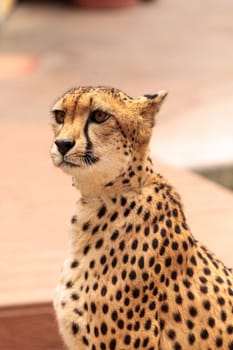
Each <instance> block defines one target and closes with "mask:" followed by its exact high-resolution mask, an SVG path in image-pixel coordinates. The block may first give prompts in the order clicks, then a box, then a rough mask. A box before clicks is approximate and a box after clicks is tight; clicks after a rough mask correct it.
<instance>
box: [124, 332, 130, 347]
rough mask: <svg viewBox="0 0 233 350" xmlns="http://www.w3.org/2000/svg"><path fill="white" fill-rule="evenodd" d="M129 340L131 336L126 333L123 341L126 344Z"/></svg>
mask: <svg viewBox="0 0 233 350" xmlns="http://www.w3.org/2000/svg"><path fill="white" fill-rule="evenodd" d="M130 341H131V336H130V335H129V334H126V336H125V338H124V343H125V344H126V345H129V344H130Z"/></svg>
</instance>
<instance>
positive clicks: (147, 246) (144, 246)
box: [142, 243, 149, 252]
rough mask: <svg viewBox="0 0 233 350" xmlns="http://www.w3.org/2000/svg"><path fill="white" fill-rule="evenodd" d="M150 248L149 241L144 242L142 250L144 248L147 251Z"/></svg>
mask: <svg viewBox="0 0 233 350" xmlns="http://www.w3.org/2000/svg"><path fill="white" fill-rule="evenodd" d="M148 249H149V245H148V243H143V245H142V250H143V251H144V252H147V250H148Z"/></svg>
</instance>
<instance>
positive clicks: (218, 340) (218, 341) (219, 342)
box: [215, 337, 223, 348]
mask: <svg viewBox="0 0 233 350" xmlns="http://www.w3.org/2000/svg"><path fill="white" fill-rule="evenodd" d="M215 344H216V346H217V348H221V346H222V344H223V340H222V338H220V337H217V338H216V341H215Z"/></svg>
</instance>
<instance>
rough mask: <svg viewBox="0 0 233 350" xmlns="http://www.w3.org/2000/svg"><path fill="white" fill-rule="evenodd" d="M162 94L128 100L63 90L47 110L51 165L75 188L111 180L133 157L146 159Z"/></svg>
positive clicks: (116, 93) (109, 92)
mask: <svg viewBox="0 0 233 350" xmlns="http://www.w3.org/2000/svg"><path fill="white" fill-rule="evenodd" d="M166 95H167V93H166V92H165V91H160V92H158V93H157V94H155V95H144V96H141V97H139V98H135V99H133V98H131V97H129V96H127V95H126V94H125V93H123V92H122V91H120V90H118V89H113V88H105V87H80V88H77V89H72V90H70V91H68V92H67V93H66V94H65V95H63V96H62V97H61V98H60V99H59V100H58V101H57V102H56V103H55V105H54V107H53V108H52V126H53V130H54V135H55V139H54V142H53V145H52V148H51V158H52V161H53V163H54V165H55V166H57V167H60V168H61V169H62V170H64V171H65V172H66V173H68V174H70V175H72V176H73V177H74V178H76V179H77V183H82V182H89V184H91V183H93V182H94V183H95V182H101V183H106V182H109V181H111V180H113V179H114V178H116V177H117V176H119V174H120V173H121V172H123V171H124V170H125V169H126V168H127V167H128V166H129V164H130V162H131V161H132V159H133V157H134V156H135V154H137V153H139V154H140V156H141V157H143V155H144V154H146V150H147V148H148V144H149V141H150V138H151V134H152V127H153V125H154V123H155V114H156V113H157V112H158V110H159V108H160V106H161V103H162V102H163V100H164V98H165V97H166Z"/></svg>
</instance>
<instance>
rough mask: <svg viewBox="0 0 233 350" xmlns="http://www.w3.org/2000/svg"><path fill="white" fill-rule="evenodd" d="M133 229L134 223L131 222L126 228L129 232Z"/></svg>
mask: <svg viewBox="0 0 233 350" xmlns="http://www.w3.org/2000/svg"><path fill="white" fill-rule="evenodd" d="M132 229H133V225H132V224H129V225H128V226H127V228H126V231H125V232H126V233H129V232H130V231H132Z"/></svg>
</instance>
